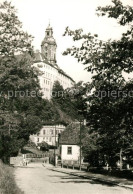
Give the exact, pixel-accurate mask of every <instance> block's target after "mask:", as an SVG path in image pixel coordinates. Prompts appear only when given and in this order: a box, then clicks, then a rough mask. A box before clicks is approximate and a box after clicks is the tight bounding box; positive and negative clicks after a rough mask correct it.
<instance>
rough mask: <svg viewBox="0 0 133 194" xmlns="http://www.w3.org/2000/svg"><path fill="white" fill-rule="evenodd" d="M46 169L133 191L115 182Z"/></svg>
mask: <svg viewBox="0 0 133 194" xmlns="http://www.w3.org/2000/svg"><path fill="white" fill-rule="evenodd" d="M48 169H49V170H52V171H55V172H60V173H64V174H69V175H73V176H77V177H81V178H84V179H90V180H93V181H97V182H99V183H106V184H108V185H116V186H119V187H122V188H126V189H130V190H133V188H131V187H130V186H126V185H122V184H121V183H119V182H115V181H108V180H103V179H100V178H96V177H91V176H88V175H78V174H75V173H72V172H66V171H62V170H57V169H54V168H48Z"/></svg>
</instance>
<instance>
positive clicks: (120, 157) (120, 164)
mask: <svg viewBox="0 0 133 194" xmlns="http://www.w3.org/2000/svg"><path fill="white" fill-rule="evenodd" d="M120 170H122V148H121V149H120Z"/></svg>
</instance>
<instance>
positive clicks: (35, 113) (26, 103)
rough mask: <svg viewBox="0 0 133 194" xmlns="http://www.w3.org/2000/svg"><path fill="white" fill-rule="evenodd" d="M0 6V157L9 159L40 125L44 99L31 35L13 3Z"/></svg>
mask: <svg viewBox="0 0 133 194" xmlns="http://www.w3.org/2000/svg"><path fill="white" fill-rule="evenodd" d="M0 9H1V12H0V16H1V24H2V25H1V27H0V28H1V32H0V55H1V57H0V105H1V106H0V112H1V114H0V144H1V151H0V157H2V158H7V157H9V156H12V155H16V154H17V152H18V151H19V149H20V148H22V147H23V146H24V145H25V144H26V143H27V141H28V139H29V135H30V134H33V133H36V132H37V131H38V130H39V129H40V128H41V125H42V123H41V119H40V114H39V109H40V111H41V104H42V98H41V94H40V86H39V80H38V71H37V70H36V69H35V68H34V67H33V48H32V45H31V41H32V37H31V36H29V35H28V34H27V33H25V32H24V31H23V30H22V24H21V22H20V21H19V19H18V17H17V16H16V10H15V8H14V7H13V6H12V5H11V3H8V2H7V1H5V2H4V3H2V4H0Z"/></svg>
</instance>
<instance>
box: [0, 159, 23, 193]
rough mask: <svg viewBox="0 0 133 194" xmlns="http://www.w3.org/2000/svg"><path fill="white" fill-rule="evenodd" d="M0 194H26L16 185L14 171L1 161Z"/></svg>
mask: <svg viewBox="0 0 133 194" xmlns="http://www.w3.org/2000/svg"><path fill="white" fill-rule="evenodd" d="M0 194H24V193H23V192H22V191H21V190H20V189H19V188H18V187H17V185H16V183H15V179H14V169H13V168H12V167H9V166H8V165H5V164H3V163H2V162H1V161H0Z"/></svg>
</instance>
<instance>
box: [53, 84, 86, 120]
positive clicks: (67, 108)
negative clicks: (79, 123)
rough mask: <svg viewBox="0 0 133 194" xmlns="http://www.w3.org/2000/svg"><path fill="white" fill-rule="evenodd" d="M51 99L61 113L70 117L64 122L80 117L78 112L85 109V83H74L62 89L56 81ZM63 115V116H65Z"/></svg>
mask: <svg viewBox="0 0 133 194" xmlns="http://www.w3.org/2000/svg"><path fill="white" fill-rule="evenodd" d="M52 94H53V96H52V101H53V103H54V104H55V105H56V107H58V108H59V109H60V110H61V111H62V113H63V114H64V113H65V115H66V116H68V117H70V119H68V120H67V119H66V122H67V123H68V122H70V121H73V120H79V119H80V116H79V115H80V113H81V112H83V111H85V110H86V108H87V105H86V99H85V94H86V85H84V84H83V83H82V82H79V83H77V84H74V85H73V87H71V88H67V89H65V90H64V89H63V87H62V85H61V84H60V83H59V82H58V81H56V82H55V83H54V86H53V90H52ZM65 115H64V116H65ZM64 120H65V118H64Z"/></svg>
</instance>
